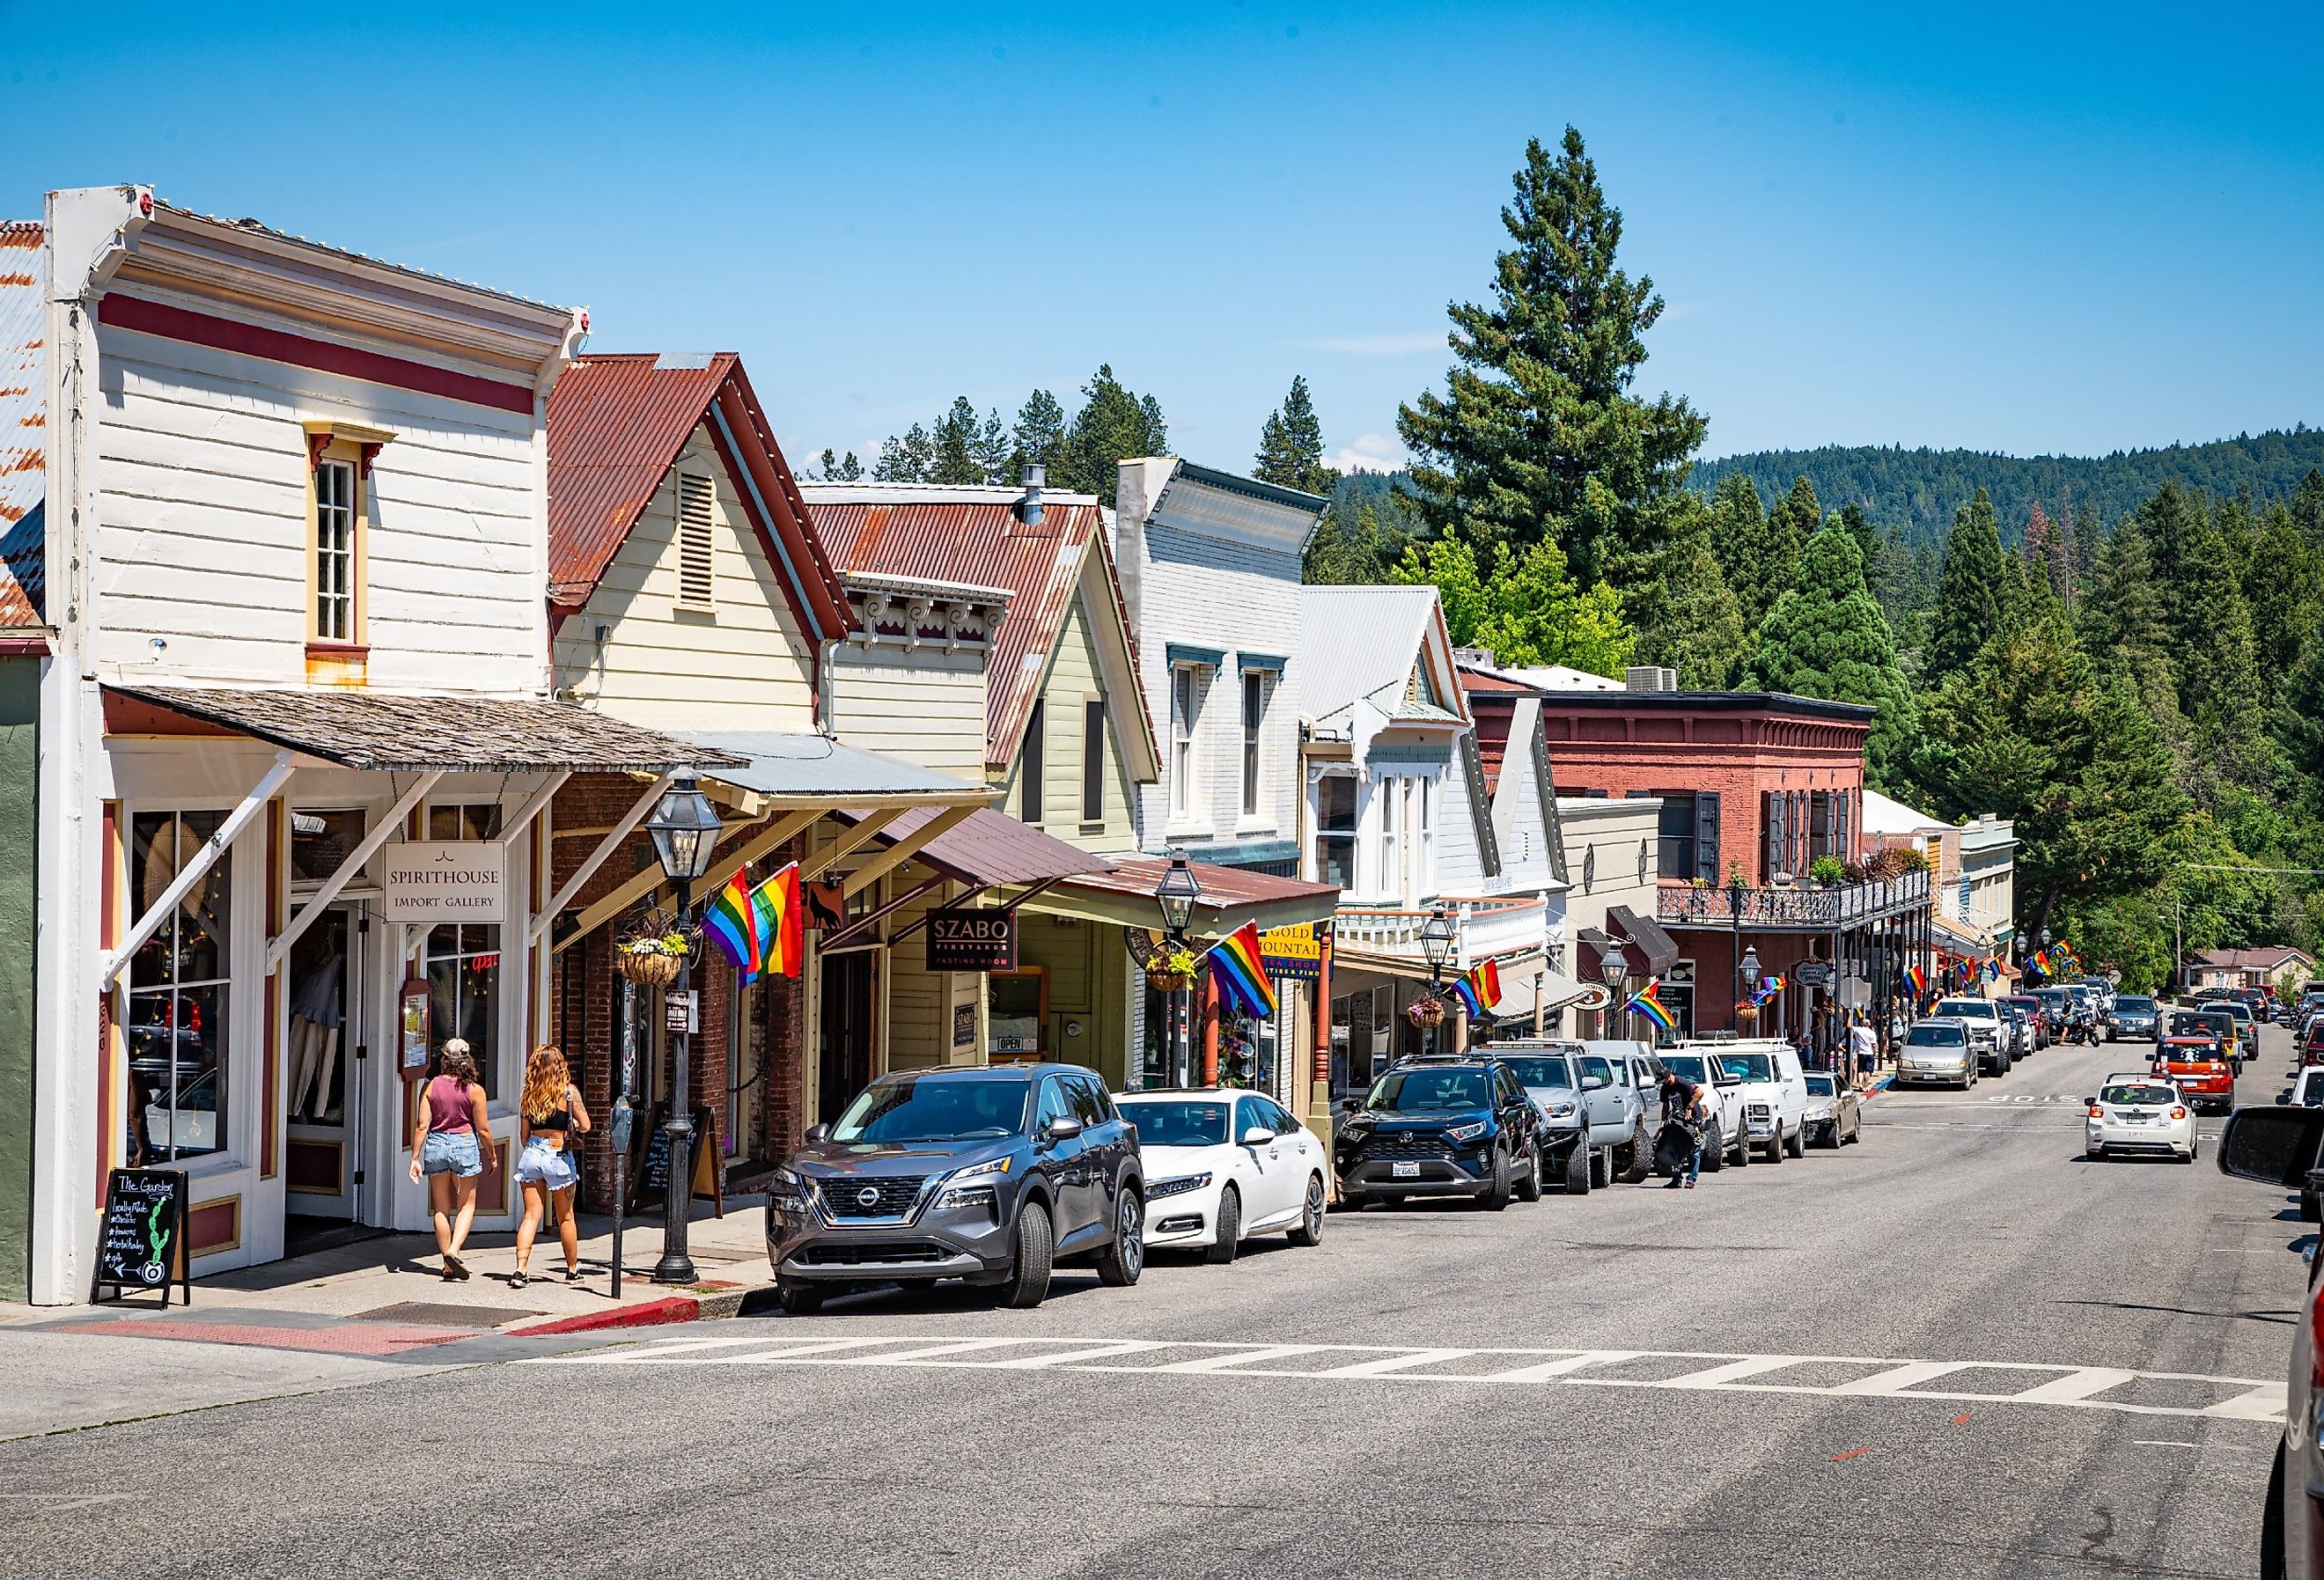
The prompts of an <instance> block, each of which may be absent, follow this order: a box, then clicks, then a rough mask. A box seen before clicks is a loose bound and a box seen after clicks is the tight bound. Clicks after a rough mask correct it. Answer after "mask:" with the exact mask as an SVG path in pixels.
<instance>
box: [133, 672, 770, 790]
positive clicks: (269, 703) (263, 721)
mask: <svg viewBox="0 0 2324 1580" xmlns="http://www.w3.org/2000/svg"><path fill="white" fill-rule="evenodd" d="M105 689H106V702H107V705H108V706H107V707H106V730H107V731H108V733H113V734H137V733H141V726H143V728H144V729H147V730H150V729H151V728H152V725H155V724H159V723H166V722H167V721H166V720H164V719H161V718H158V717H155V716H146V717H142V718H140V717H134V716H128V714H129V713H131V712H133V711H134V710H124V709H121V708H119V707H116V706H115V699H118V698H126V699H128V700H129V701H130V702H132V703H133V704H134V703H143V704H145V705H147V707H149V708H159V709H161V710H163V711H164V712H165V713H168V714H176V715H179V716H180V717H182V718H187V719H192V720H197V721H198V722H200V723H203V724H208V725H218V726H222V727H223V728H225V729H226V730H228V731H230V732H232V733H234V734H235V735H248V736H250V737H252V738H253V739H254V740H260V741H264V742H267V743H268V744H272V745H275V746H281V747H282V748H284V749H285V750H288V751H292V752H298V753H304V754H305V755H307V756H309V757H319V758H321V759H323V760H324V761H325V762H336V763H338V764H339V765H341V766H342V767H346V768H362V769H369V770H372V771H374V772H393V773H427V772H434V771H437V770H439V769H440V770H444V771H447V772H494V773H530V772H556V771H558V770H573V771H576V772H596V773H666V772H669V770H671V769H673V768H705V769H716V768H724V767H735V766H740V765H741V764H742V762H743V761H744V760H743V759H742V758H740V757H736V756H734V755H733V754H732V753H726V752H722V751H717V750H715V749H711V748H707V747H704V746H701V745H698V744H695V743H693V742H690V741H682V740H679V739H678V738H676V737H674V736H671V735H661V734H659V732H657V731H653V730H647V729H641V728H639V727H638V726H637V725H632V724H624V723H622V721H621V720H620V719H616V718H607V717H606V716H604V714H601V713H592V712H590V711H589V710H588V709H587V708H585V707H575V706H573V705H572V704H571V703H569V702H546V701H541V700H538V699H535V698H500V697H421V696H413V695H410V694H405V693H398V692H386V691H372V690H355V689H353V688H348V689H332V690H312V691H300V690H281V691H239V690H230V689H226V688H192V687H177V686H108V687H106V688H105ZM161 733H168V732H166V731H163V732H161Z"/></svg>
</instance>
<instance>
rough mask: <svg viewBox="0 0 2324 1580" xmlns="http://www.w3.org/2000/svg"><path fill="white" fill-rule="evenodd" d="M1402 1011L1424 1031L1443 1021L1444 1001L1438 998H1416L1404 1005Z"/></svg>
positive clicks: (1441, 1023) (1439, 1024)
mask: <svg viewBox="0 0 2324 1580" xmlns="http://www.w3.org/2000/svg"><path fill="white" fill-rule="evenodd" d="M1404 1012H1405V1013H1406V1014H1407V1015H1409V1016H1411V1017H1412V1023H1413V1024H1414V1025H1416V1026H1417V1027H1419V1028H1420V1029H1421V1030H1423V1031H1426V1030H1430V1029H1432V1028H1434V1027H1436V1026H1441V1025H1443V1023H1444V1001H1443V999H1440V998H1417V999H1415V1000H1413V1001H1412V1003H1409V1004H1407V1005H1406V1006H1405V1011H1404Z"/></svg>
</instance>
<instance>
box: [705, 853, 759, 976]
mask: <svg viewBox="0 0 2324 1580" xmlns="http://www.w3.org/2000/svg"><path fill="white" fill-rule="evenodd" d="M702 930H703V931H704V932H705V933H706V934H707V935H709V938H710V941H711V942H712V943H714V944H716V945H717V946H718V952H719V953H720V954H722V955H724V956H726V958H727V959H729V960H731V961H733V963H734V969H735V970H737V971H739V972H741V973H742V980H743V981H744V982H748V981H750V980H751V978H752V977H753V976H756V975H758V974H759V960H760V947H759V929H758V928H757V927H756V926H755V925H754V924H753V923H752V919H751V869H750V868H748V867H736V868H735V869H734V875H733V877H732V878H729V879H728V880H727V881H726V886H725V887H724V889H721V890H719V891H718V898H717V899H715V900H714V901H711V902H710V906H709V909H707V910H705V911H704V912H703V913H702Z"/></svg>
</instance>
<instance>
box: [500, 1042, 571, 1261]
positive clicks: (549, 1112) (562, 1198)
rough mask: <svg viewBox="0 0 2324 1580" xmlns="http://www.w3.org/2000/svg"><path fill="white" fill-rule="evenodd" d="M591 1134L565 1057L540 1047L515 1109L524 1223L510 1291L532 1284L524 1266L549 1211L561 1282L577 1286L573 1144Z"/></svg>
mask: <svg viewBox="0 0 2324 1580" xmlns="http://www.w3.org/2000/svg"><path fill="white" fill-rule="evenodd" d="M588 1129H589V1111H588V1109H586V1108H585V1107H584V1106H582V1104H581V1093H580V1089H579V1088H578V1087H576V1086H574V1085H573V1076H572V1072H571V1071H570V1070H568V1069H567V1068H566V1066H565V1054H564V1052H563V1051H562V1050H561V1049H558V1047H557V1046H556V1045H555V1044H553V1043H548V1042H544V1043H542V1044H541V1045H540V1046H539V1048H536V1049H533V1050H532V1057H531V1058H528V1059H527V1060H525V1064H524V1096H523V1097H522V1099H521V1100H520V1101H519V1102H518V1104H517V1143H518V1145H520V1146H521V1147H522V1148H523V1151H522V1152H521V1154H520V1155H519V1157H518V1158H517V1164H516V1178H517V1183H518V1184H519V1185H521V1186H522V1187H524V1218H523V1220H522V1221H521V1223H519V1224H517V1226H516V1277H515V1278H514V1279H513V1280H511V1284H512V1288H515V1289H523V1288H524V1287H525V1286H526V1285H527V1284H529V1283H530V1282H532V1275H531V1274H530V1273H529V1272H527V1271H526V1270H525V1264H526V1263H528V1262H530V1261H531V1260H532V1242H533V1237H534V1236H535V1235H536V1234H539V1233H540V1221H541V1220H542V1219H543V1218H545V1217H547V1216H549V1215H550V1213H551V1212H552V1211H553V1212H554V1213H555V1215H556V1218H557V1235H558V1240H559V1242H561V1243H563V1245H564V1247H565V1281H566V1282H567V1283H568V1284H572V1283H578V1282H579V1281H580V1280H581V1245H580V1236H579V1235H578V1234H576V1232H575V1231H574V1227H573V1187H575V1186H576V1185H578V1184H580V1183H581V1169H580V1166H579V1165H578V1163H577V1162H576V1160H575V1159H574V1157H573V1151H572V1148H573V1138H574V1137H576V1136H578V1135H582V1134H585V1133H586V1132H587V1131H588Z"/></svg>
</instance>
